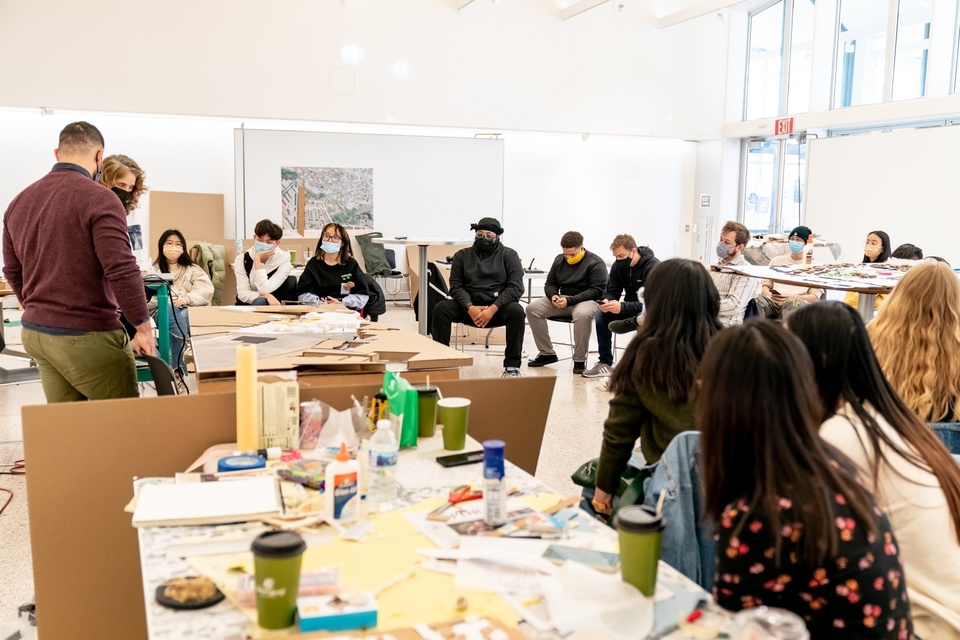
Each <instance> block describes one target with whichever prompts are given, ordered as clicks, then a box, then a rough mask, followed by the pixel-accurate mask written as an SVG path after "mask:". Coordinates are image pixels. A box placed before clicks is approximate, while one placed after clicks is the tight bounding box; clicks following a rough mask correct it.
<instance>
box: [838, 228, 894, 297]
mask: <svg viewBox="0 0 960 640" xmlns="http://www.w3.org/2000/svg"><path fill="white" fill-rule="evenodd" d="M890 256H891V247H890V236H889V235H888V234H887V232H886V231H871V232H870V233H868V234H867V241H866V243H865V244H864V245H863V260H862V262H863V264H871V263H875V262H886V261H887V260H889V259H890ZM886 297H887V296H886V295H885V294H882V293H878V294H877V298H876V300H875V301H874V303H873V308H874V310H879V309H880V304H881V303H882V302H883V300H884V299H885V298H886ZM843 303H844V304H848V305H850V306H851V307H853V308H854V309H856V308H857V307H859V306H860V294H859V293H857V292H856V291H848V292H847V293H846V295H844V296H843Z"/></svg>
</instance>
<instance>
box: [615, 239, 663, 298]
mask: <svg viewBox="0 0 960 640" xmlns="http://www.w3.org/2000/svg"><path fill="white" fill-rule="evenodd" d="M637 251H638V252H639V253H640V260H638V261H637V264H635V265H634V266H632V267H631V266H630V260H617V261H615V262H614V263H613V266H612V267H610V277H609V278H607V287H606V289H604V291H603V297H604V298H605V299H606V300H620V295H621V294H623V301H622V302H621V303H620V313H622V314H628V315H637V314H639V313H640V311H641V310H642V309H643V304H642V303H641V302H640V299H639V297H638V296H637V291H639V290H640V287H642V286H643V283H644V281H645V280H646V279H647V274H648V273H650V269H652V268H653V267H654V265H656V264H658V263H659V262H660V260H659V259H658V258H657V257H656V256H655V255H653V250H652V249H649V248H648V247H637Z"/></svg>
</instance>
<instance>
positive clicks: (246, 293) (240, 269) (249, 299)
mask: <svg viewBox="0 0 960 640" xmlns="http://www.w3.org/2000/svg"><path fill="white" fill-rule="evenodd" d="M243 256H244V254H242V253H241V254H240V255H238V256H237V259H236V260H234V261H233V275H234V279H235V280H236V281H237V298H238V299H239V300H240V302H246V303H247V304H253V301H254V300H256V299H257V298H259V297H260V294H259V293H258V292H257V291H256V290H255V289H254V288H253V287H252V286H251V283H250V281H251V280H252V279H253V275H254V274H255V273H256V272H257V270H256V269H251V270H250V275H249V276H248V275H247V270H246V269H245V268H244V266H243ZM231 304H232V303H231Z"/></svg>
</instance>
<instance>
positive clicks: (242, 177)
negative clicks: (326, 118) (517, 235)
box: [234, 129, 504, 240]
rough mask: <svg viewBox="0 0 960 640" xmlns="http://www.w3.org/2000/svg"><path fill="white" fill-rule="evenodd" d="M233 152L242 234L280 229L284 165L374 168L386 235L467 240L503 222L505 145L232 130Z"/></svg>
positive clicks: (377, 216)
mask: <svg viewBox="0 0 960 640" xmlns="http://www.w3.org/2000/svg"><path fill="white" fill-rule="evenodd" d="M234 150H235V167H236V188H237V193H236V202H237V227H236V228H237V230H238V231H240V230H242V231H244V233H243V234H242V237H246V238H250V237H252V236H253V228H254V226H255V225H256V223H257V222H258V221H259V220H263V219H265V218H267V219H270V220H273V221H274V222H276V223H278V224H280V217H281V215H280V211H281V195H280V193H281V192H280V168H281V167H350V168H372V169H373V219H374V228H375V229H376V230H377V231H380V232H382V233H383V235H384V236H386V237H394V236H409V237H411V238H413V237H435V238H450V239H461V238H462V239H469V240H472V237H473V232H472V231H470V223H472V222H476V221H477V220H479V219H480V218H482V217H484V216H492V217H495V218H498V219H499V220H500V222H501V224H504V220H503V153H504V144H503V140H496V139H487V138H442V137H426V136H397V135H370V134H351V133H321V132H309V131H269V130H260V129H235V130H234ZM284 234H285V235H286V234H290V235H291V236H296V235H297V233H296V231H292V232H291V231H289V230H287V231H285V232H284ZM240 235H241V234H238V236H240Z"/></svg>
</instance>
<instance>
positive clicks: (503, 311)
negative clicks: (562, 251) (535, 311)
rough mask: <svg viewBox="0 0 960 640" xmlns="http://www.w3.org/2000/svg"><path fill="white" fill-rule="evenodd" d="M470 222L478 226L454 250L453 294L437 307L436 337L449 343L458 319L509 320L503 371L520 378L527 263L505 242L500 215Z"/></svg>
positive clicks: (492, 323) (495, 323)
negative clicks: (462, 245) (471, 236)
mask: <svg viewBox="0 0 960 640" xmlns="http://www.w3.org/2000/svg"><path fill="white" fill-rule="evenodd" d="M470 228H471V229H472V230H474V231H476V237H475V239H474V241H473V246H472V247H468V248H466V249H461V250H460V251H457V252H456V253H455V254H454V255H453V264H452V265H451V267H450V299H449V300H443V301H441V302H439V303H437V306H436V307H434V309H433V327H432V334H433V339H434V340H436V341H437V342H440V343H442V344H445V345H449V344H450V325H451V324H452V323H454V322H461V323H463V324H467V325H474V326H476V327H479V328H481V329H483V328H485V327H503V326H505V327H506V328H507V345H506V350H505V351H504V357H503V367H504V371H503V375H504V377H509V378H517V377H519V376H520V356H521V352H522V351H523V330H524V326H525V323H526V315H525V314H524V312H523V307H522V306H520V302H519V300H520V296H521V295H522V294H523V291H524V288H523V265H522V264H521V263H520V256H518V255H517V252H516V251H514V250H513V249H510V248H509V247H505V246H503V244H502V243H501V242H500V236H501V235H502V234H503V227H501V226H500V222H499V221H498V220H497V219H496V218H481V219H480V221H479V222H477V223H475V224H471V225H470Z"/></svg>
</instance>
